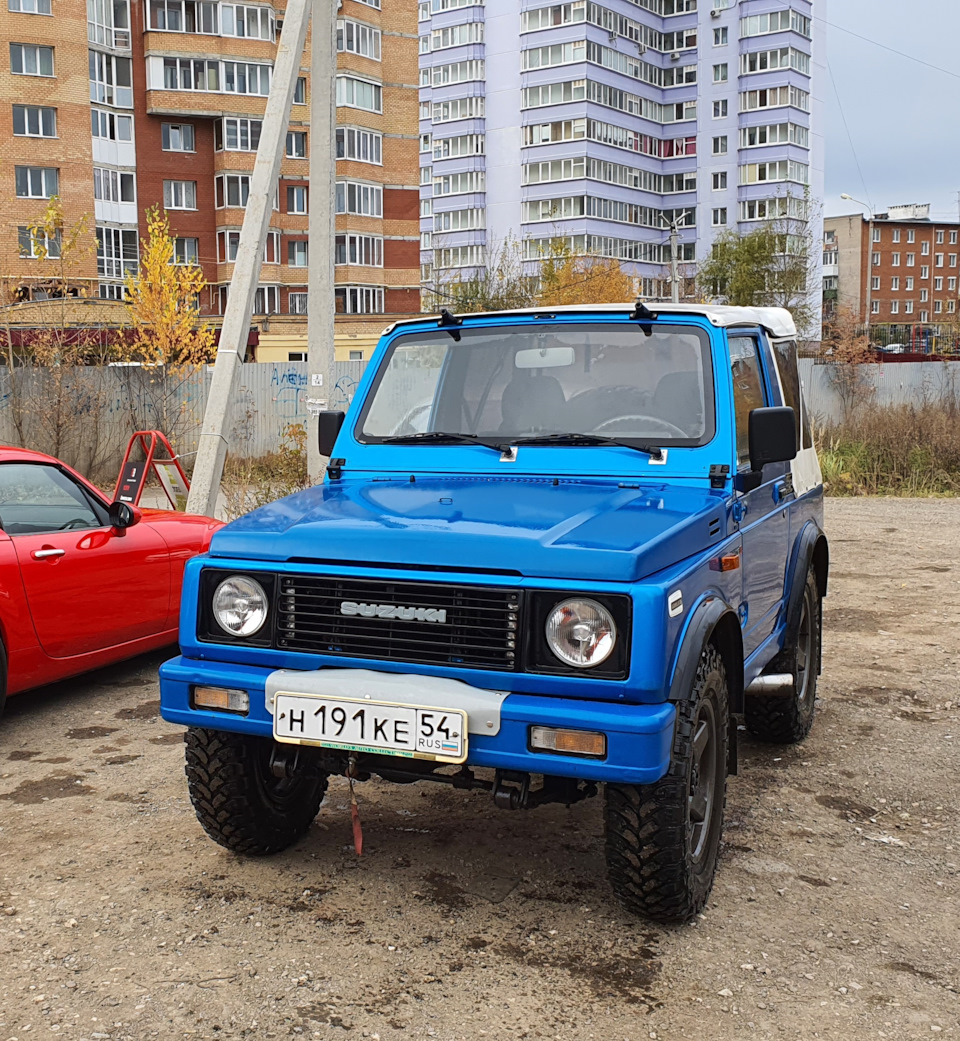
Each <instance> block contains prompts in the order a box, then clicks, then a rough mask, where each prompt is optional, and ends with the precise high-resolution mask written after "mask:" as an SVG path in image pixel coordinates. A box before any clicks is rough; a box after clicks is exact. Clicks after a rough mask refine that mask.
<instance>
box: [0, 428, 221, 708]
mask: <svg viewBox="0 0 960 1041" xmlns="http://www.w3.org/2000/svg"><path fill="white" fill-rule="evenodd" d="M219 527H220V522H219V521H215V520H212V519H211V518H210V517H198V516H194V515H191V514H184V513H173V512H171V511H166V510H141V509H138V508H137V507H135V506H130V505H129V504H127V503H122V502H114V503H111V502H109V501H108V500H107V499H106V498H105V497H104V496H103V494H102V493H101V492H99V491H98V490H97V489H96V488H94V486H93V485H92V484H90V482H89V481H87V480H85V479H84V478H83V477H81V476H80V474H78V473H76V472H75V471H74V470H71V469H70V467H69V466H66V465H65V464H64V463H61V462H59V461H58V460H57V459H53V458H51V457H50V456H47V455H42V454H41V453H39V452H30V451H26V450H25V449H20V448H6V447H0V641H2V642H0V711H2V710H3V704H4V701H5V700H6V697H7V695H8V694H16V693H18V692H19V691H22V690H28V689H29V688H31V687H37V686H40V685H41V684H43V683H52V682H53V681H54V680H62V679H65V678H66V677H68V676H74V675H76V674H77V673H79V672H85V671H86V670H87V669H96V668H99V667H100V666H103V665H109V664H110V663H112V662H115V661H120V660H122V659H123V658H130V657H132V656H133V655H135V654H141V653H142V652H144V651H149V650H153V649H154V648H157V647H163V646H165V645H167V644H171V643H174V642H176V638H177V621H178V617H179V613H180V583H181V580H182V577H183V565H184V562H185V561H186V560H187V559H188V558H189V557H192V556H193V555H194V554H196V553H202V552H203V551H204V550H206V549H207V547H208V546H209V544H210V537H211V536H212V535H213V533H214V532H215V531H216V530H217V528H219Z"/></svg>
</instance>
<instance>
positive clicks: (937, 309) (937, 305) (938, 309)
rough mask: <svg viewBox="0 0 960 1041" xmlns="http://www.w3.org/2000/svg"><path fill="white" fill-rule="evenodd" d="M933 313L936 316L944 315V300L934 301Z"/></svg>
mask: <svg viewBox="0 0 960 1041" xmlns="http://www.w3.org/2000/svg"><path fill="white" fill-rule="evenodd" d="M933 313H934V314H942V313H943V301H942V300H934V301H933Z"/></svg>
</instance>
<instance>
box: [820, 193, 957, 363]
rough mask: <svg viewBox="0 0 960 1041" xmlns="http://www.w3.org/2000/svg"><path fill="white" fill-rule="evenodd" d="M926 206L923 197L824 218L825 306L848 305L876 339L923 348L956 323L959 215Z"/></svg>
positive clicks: (831, 308)
mask: <svg viewBox="0 0 960 1041" xmlns="http://www.w3.org/2000/svg"><path fill="white" fill-rule="evenodd" d="M929 213H930V207H929V205H928V204H923V205H908V206H891V207H890V208H889V209H888V211H887V212H886V213H877V214H874V215H873V216H871V217H865V216H864V215H863V214H860V213H857V214H852V215H844V216H837V217H827V218H826V219H825V220H824V222H823V237H824V247H823V286H824V313H825V314H826V315H829V314H830V313H831V312H833V311H837V310H840V311H845V312H846V313H847V314H849V315H851V316H852V317H855V318H857V319H859V321H860V322H861V323H862V324H863V325H864V327H866V328H868V330H869V332H870V334H871V339H872V340H873V341H874V342H876V343H880V344H887V343H893V342H897V343H902V344H904V345H916V346H919V347H921V348H926V347H929V346H932V345H933V344H932V338H936V337H937V336H939V335H940V334H941V332H942V330H943V328H944V327H947V326H951V325H952V326H956V325H957V321H958V317H957V315H958V303H957V301H958V295H960V290H958V284H957V279H958V277H960V222H957V221H932V220H930V218H929ZM953 338H954V339H955V338H956V336H955V335H954V337H953ZM918 341H920V342H919V343H918Z"/></svg>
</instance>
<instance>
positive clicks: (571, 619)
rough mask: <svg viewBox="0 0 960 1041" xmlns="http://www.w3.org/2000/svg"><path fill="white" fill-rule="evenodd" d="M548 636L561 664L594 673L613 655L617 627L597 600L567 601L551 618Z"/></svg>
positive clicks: (558, 606)
mask: <svg viewBox="0 0 960 1041" xmlns="http://www.w3.org/2000/svg"><path fill="white" fill-rule="evenodd" d="M546 634H547V644H548V646H549V647H550V650H551V651H553V653H554V654H555V655H556V656H557V657H558V658H559V659H560V660H561V661H563V662H566V664H567V665H572V666H573V667H574V668H577V669H590V668H593V666H595V665H599V664H600V663H601V662H604V661H606V660H607V658H609V657H610V655H611V654H612V653H613V648H614V645H615V644H616V642H617V625H616V622H614V620H613V615H612V614H610V612H609V611H608V610H607V609H606V608H605V607H604V606H603V604H598V603H597V602H596V600H581V599H577V600H564V601H563V603H560V604H557V606H556V607H555V608H554V609H553V610H552V611H551V612H550V614H549V616H548V617H547V629H546Z"/></svg>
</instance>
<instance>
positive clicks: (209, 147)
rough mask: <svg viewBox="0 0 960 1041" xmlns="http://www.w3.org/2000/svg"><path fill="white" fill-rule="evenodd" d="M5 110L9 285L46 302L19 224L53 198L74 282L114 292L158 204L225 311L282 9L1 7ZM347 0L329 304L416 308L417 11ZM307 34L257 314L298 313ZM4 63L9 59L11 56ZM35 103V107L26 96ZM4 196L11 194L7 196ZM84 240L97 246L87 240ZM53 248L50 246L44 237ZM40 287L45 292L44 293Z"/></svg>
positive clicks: (210, 307) (152, 4)
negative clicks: (77, 244) (75, 251)
mask: <svg viewBox="0 0 960 1041" xmlns="http://www.w3.org/2000/svg"><path fill="white" fill-rule="evenodd" d="M8 6H9V10H4V11H2V12H0V31H2V32H3V34H4V36H5V38H6V39H5V47H4V52H5V53H3V54H2V58H0V64H3V65H5V66H6V67H5V68H3V69H2V70H0V93H2V95H3V98H2V100H0V106H2V108H0V120H3V121H7V120H9V121H11V122H9V123H6V127H5V129H6V133H4V134H3V139H4V141H5V150H6V153H7V156H8V158H9V160H10V168H9V169H10V170H11V181H10V184H9V186H8V194H9V195H10V197H11V198H13V197H15V198H16V205H15V207H13V206H12V207H11V209H10V210H9V211H8V212H14V210H15V212H16V214H17V217H16V219H15V220H12V221H11V220H8V222H7V227H6V232H5V235H6V241H5V243H4V245H3V249H2V262H3V265H4V271H3V274H4V276H5V279H6V280H7V281H8V282H9V283H11V284H14V285H17V286H20V287H21V290H20V291H21V295H41V296H42V295H45V294H47V293H48V292H49V291H50V286H51V285H55V284H56V282H57V279H58V278H60V280H61V281H62V280H63V273H62V272H58V271H57V265H56V263H55V259H56V258H48V259H46V260H40V259H38V258H36V257H34V256H31V255H30V254H31V251H30V249H29V245H30V242H29V238H30V237H29V235H26V234H25V227H24V223H22V222H25V221H26V220H28V219H31V218H33V217H34V216H35V212H39V211H40V210H42V208H43V206H44V205H45V200H46V199H47V198H49V197H50V196H52V195H59V196H60V198H61V201H62V203H63V207H64V211H65V216H66V220H67V222H68V223H71V224H72V223H73V222H75V221H77V220H78V219H80V218H81V217H82V216H86V218H87V220H88V222H89V224H90V230H91V236H90V238H91V248H90V250H89V251H88V255H86V256H83V257H80V256H79V255H78V256H77V257H75V259H74V262H73V263H72V266H71V270H70V272H69V279H70V291H80V292H83V293H85V294H87V295H98V296H100V297H101V298H105V299H122V297H123V293H124V289H123V280H124V276H125V275H126V274H128V273H130V272H135V271H136V270H137V265H138V257H139V242H140V239H141V238H142V237H143V236H145V235H146V231H147V228H146V219H145V213H146V211H147V209H148V208H149V207H151V206H159V207H161V208H163V209H165V210H166V212H167V214H168V216H169V218H170V224H171V230H172V232H173V234H174V235H175V238H176V260H177V261H178V262H181V263H186V262H190V263H196V264H199V265H200V266H201V268H202V269H203V273H204V276H205V278H206V280H207V282H208V283H209V287H208V289H207V291H206V292H205V294H204V298H203V300H202V307H203V311H204V313H206V314H210V315H218V314H222V313H223V310H224V308H225V305H226V300H227V296H228V293H229V285H230V279H231V276H232V273H233V261H234V259H235V257H236V250H237V244H238V241H239V235H240V227H241V223H242V220H243V212H244V206H245V204H246V200H247V194H248V192H249V185H250V177H251V174H252V171H253V165H254V160H255V155H256V149H257V144H258V142H259V137H260V128H261V125H262V118H263V112H264V108H265V105H266V97H267V94H268V93H269V90H270V82H271V76H272V72H273V59H274V55H275V52H276V47H277V40H278V38H279V32H280V28H281V26H282V19H283V6H282V4H270V3H242V4H241V3H232V2H231V3H227V2H222V0H86V3H84V2H83V0H57V2H56V4H55V5H53V6H55V7H56V11H55V15H56V17H53V16H52V15H53V13H54V12H52V11H51V7H52V4H51V0H8ZM384 7H385V9H383V10H382V9H381V0H341V3H340V5H339V8H338V21H337V51H338V56H337V87H336V89H337V124H338V125H337V132H336V143H335V147H336V156H337V178H336V191H335V195H336V212H337V216H336V243H335V262H336V283H337V285H336V302H337V311H338V312H342V313H344V314H382V313H396V312H410V311H417V310H419V306H420V294H419V270H418V265H419V226H418V225H419V217H418V192H419V188H418V184H417V172H416V171H417V129H418V128H417V82H416V79H417V9H416V4H415V2H414V0H399V2H389V3H387V4H386V5H384ZM309 53H310V49H309V44H308V46H307V48H306V50H305V53H304V55H303V64H302V68H301V73H302V75H301V78H300V80H299V82H298V86H297V92H296V96H295V103H294V106H293V110H292V113H291V117H290V122H289V127H288V132H287V135H286V150H285V156H284V159H283V165H282V170H281V175H280V183H279V187H278V191H277V197H276V200H275V203H274V216H273V220H272V221H271V227H270V232H269V234H268V236H267V242H266V245H265V249H264V257H263V267H262V272H261V280H260V285H259V288H258V290H257V296H256V302H255V305H254V313H255V315H257V316H272V315H276V316H292V318H293V319H294V320H297V319H298V318H299V320H300V324H301V325H302V324H303V320H304V316H305V315H306V311H307V264H308V262H309V244H308V241H307V222H308V211H309V196H310V175H309V142H310V137H309V134H310V131H309V92H310V69H309ZM3 59H6V60H5V61H4V60H3ZM28 102H29V103H28ZM3 126H4V123H3V122H0V127H3ZM14 193H15V196H14ZM94 242H95V247H94V246H93V243H94ZM53 252H56V244H54V246H53ZM45 286H46V287H47V288H44V287H45Z"/></svg>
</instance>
